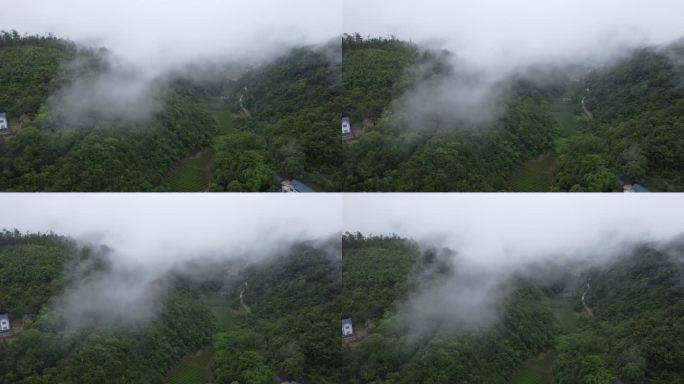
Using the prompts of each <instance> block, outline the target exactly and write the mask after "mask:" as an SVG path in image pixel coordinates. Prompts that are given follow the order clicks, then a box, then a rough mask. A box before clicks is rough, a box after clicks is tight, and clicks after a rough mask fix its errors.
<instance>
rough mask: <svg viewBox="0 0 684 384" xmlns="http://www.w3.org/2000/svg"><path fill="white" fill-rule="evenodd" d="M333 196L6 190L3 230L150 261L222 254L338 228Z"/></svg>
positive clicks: (0, 219)
mask: <svg viewBox="0 0 684 384" xmlns="http://www.w3.org/2000/svg"><path fill="white" fill-rule="evenodd" d="M340 205H341V196H340V195H336V194H307V195H299V194H29V193H25V194H24V193H20V194H2V196H1V198H0V212H2V214H1V215H0V228H7V229H11V228H17V229H19V230H21V231H41V232H45V231H49V230H52V231H54V232H56V233H58V234H61V235H68V236H73V237H75V238H77V239H86V240H89V241H97V242H99V243H102V244H106V245H108V246H110V247H112V248H114V249H115V250H117V251H118V253H119V255H120V257H123V258H130V259H131V261H135V262H145V263H153V262H157V261H160V260H163V261H167V262H171V261H174V260H183V259H192V258H196V257H201V256H202V255H203V254H204V253H214V252H217V251H222V252H225V254H226V255H228V256H230V253H233V252H234V253H235V255H236V256H241V255H240V254H241V253H242V252H254V251H257V252H262V253H266V252H268V251H270V250H272V249H273V248H278V247H280V246H281V244H280V243H279V241H280V240H283V239H284V240H292V241H296V240H310V239H313V240H315V239H322V238H325V237H329V236H331V235H334V234H335V233H338V232H339V231H340V230H341V225H342V224H341V211H340Z"/></svg>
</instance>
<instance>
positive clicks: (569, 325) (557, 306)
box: [544, 297, 579, 333]
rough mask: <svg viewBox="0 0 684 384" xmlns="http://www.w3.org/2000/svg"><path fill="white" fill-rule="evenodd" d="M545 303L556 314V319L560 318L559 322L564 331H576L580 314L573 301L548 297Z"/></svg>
mask: <svg viewBox="0 0 684 384" xmlns="http://www.w3.org/2000/svg"><path fill="white" fill-rule="evenodd" d="M544 304H545V305H546V306H547V307H548V308H549V310H551V312H552V313H553V314H554V315H555V316H556V319H558V324H559V326H560V329H561V332H562V333H570V332H573V331H575V329H576V328H577V323H578V320H579V314H578V313H577V312H575V309H574V302H573V301H571V300H568V299H563V298H561V297H557V298H548V299H546V300H545V302H544Z"/></svg>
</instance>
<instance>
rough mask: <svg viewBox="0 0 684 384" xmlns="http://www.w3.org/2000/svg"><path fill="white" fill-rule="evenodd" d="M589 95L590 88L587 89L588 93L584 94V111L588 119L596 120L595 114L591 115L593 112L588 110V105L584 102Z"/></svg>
mask: <svg viewBox="0 0 684 384" xmlns="http://www.w3.org/2000/svg"><path fill="white" fill-rule="evenodd" d="M588 95H589V88H587V91H586V92H585V93H584V96H583V97H582V109H583V110H584V116H586V117H587V119H589V120H591V119H593V118H594V114H593V113H591V111H590V110H588V109H587V107H586V105H584V100H585V99H586V98H587V96H588Z"/></svg>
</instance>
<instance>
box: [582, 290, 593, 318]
mask: <svg viewBox="0 0 684 384" xmlns="http://www.w3.org/2000/svg"><path fill="white" fill-rule="evenodd" d="M587 292H589V283H587V289H586V290H585V291H584V293H583V294H582V306H583V307H584V311H585V312H586V313H587V316H588V317H590V318H592V317H594V312H592V311H591V308H589V307H588V306H587V303H586V301H585V300H584V297H585V296H586V295H587Z"/></svg>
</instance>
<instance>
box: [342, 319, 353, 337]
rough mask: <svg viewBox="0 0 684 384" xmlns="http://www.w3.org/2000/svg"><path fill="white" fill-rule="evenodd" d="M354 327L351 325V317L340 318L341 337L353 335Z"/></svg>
mask: <svg viewBox="0 0 684 384" xmlns="http://www.w3.org/2000/svg"><path fill="white" fill-rule="evenodd" d="M353 336H354V327H352V319H342V337H353Z"/></svg>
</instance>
